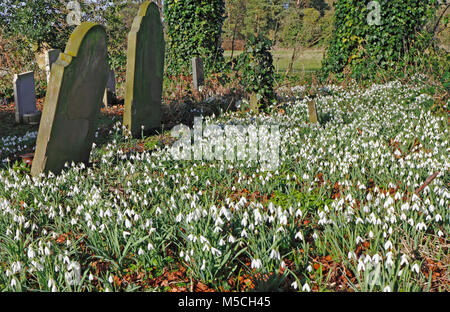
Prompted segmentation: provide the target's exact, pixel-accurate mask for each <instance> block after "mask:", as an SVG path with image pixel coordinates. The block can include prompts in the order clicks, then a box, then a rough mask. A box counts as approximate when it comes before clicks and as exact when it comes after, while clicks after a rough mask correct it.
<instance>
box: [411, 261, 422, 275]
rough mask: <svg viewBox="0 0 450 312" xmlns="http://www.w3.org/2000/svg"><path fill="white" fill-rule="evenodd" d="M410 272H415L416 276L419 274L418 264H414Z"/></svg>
mask: <svg viewBox="0 0 450 312" xmlns="http://www.w3.org/2000/svg"><path fill="white" fill-rule="evenodd" d="M411 271H412V272H416V273H417V274H419V272H420V267H419V264H417V263H415V264H414V265H413V266H412V268H411Z"/></svg>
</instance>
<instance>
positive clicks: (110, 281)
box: [108, 275, 114, 284]
mask: <svg viewBox="0 0 450 312" xmlns="http://www.w3.org/2000/svg"><path fill="white" fill-rule="evenodd" d="M108 282H109V283H110V284H112V283H113V282H114V279H113V277H112V275H110V276H109V277H108Z"/></svg>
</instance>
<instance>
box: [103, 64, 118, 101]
mask: <svg viewBox="0 0 450 312" xmlns="http://www.w3.org/2000/svg"><path fill="white" fill-rule="evenodd" d="M115 98H116V73H115V72H114V70H112V69H109V71H108V81H107V82H106V90H105V95H104V97H103V104H104V106H105V107H108V104H112V103H113V101H114V99H115Z"/></svg>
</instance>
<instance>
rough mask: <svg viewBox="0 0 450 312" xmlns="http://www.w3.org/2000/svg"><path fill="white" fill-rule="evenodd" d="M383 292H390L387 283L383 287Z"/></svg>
mask: <svg viewBox="0 0 450 312" xmlns="http://www.w3.org/2000/svg"><path fill="white" fill-rule="evenodd" d="M383 292H391V286H389V285H387V286H385V287H384V288H383Z"/></svg>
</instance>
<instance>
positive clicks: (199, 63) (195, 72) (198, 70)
mask: <svg viewBox="0 0 450 312" xmlns="http://www.w3.org/2000/svg"><path fill="white" fill-rule="evenodd" d="M192 79H193V82H194V89H195V90H197V91H198V90H199V88H200V86H203V85H204V83H205V75H204V70H203V60H202V59H201V58H199V57H194V58H193V59H192Z"/></svg>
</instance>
